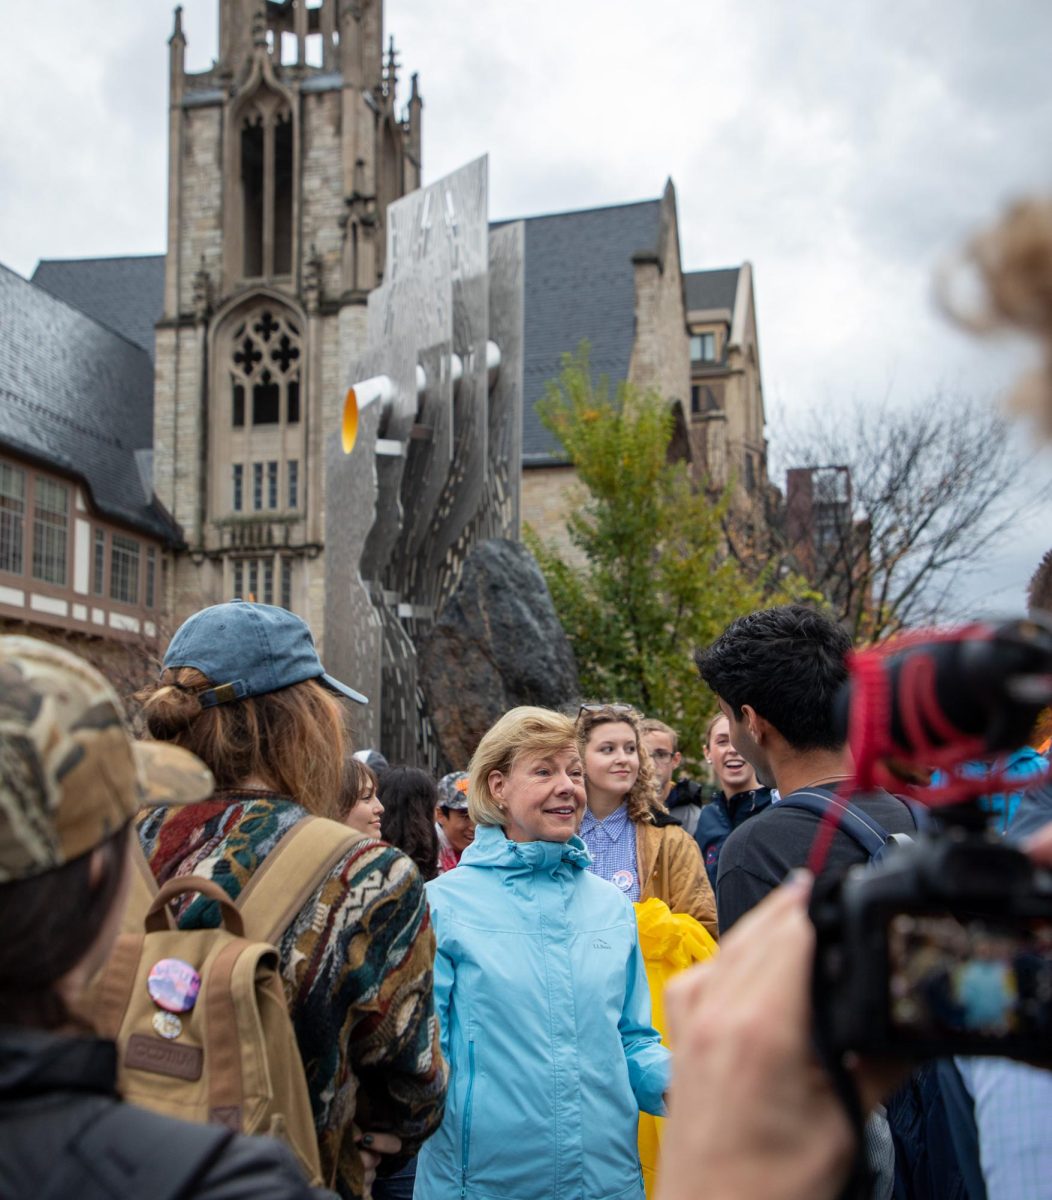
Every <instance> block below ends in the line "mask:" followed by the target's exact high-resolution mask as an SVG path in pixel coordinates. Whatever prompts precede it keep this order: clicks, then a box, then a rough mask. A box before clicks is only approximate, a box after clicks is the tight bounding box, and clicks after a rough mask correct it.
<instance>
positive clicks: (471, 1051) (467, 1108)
mask: <svg viewBox="0 0 1052 1200" xmlns="http://www.w3.org/2000/svg"><path fill="white" fill-rule="evenodd" d="M474 1092H475V1043H474V1042H468V1094H467V1096H466V1098H465V1100H464V1131H463V1133H462V1134H461V1143H460V1163H461V1166H460V1195H461V1200H463V1198H464V1197H465V1196H466V1195H467V1194H468V1148H469V1146H470V1144H471V1100H472V1096H473V1095H474Z"/></svg>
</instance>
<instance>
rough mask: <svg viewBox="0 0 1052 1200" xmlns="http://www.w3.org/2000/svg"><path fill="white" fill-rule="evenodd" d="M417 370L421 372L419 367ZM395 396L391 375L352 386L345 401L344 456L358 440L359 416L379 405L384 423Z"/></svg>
mask: <svg viewBox="0 0 1052 1200" xmlns="http://www.w3.org/2000/svg"><path fill="white" fill-rule="evenodd" d="M417 370H418V371H419V367H418V368H417ZM418 378H419V376H418ZM394 394H395V386H394V381H393V380H392V379H391V377H390V375H374V376H373V377H372V378H371V379H363V380H361V381H360V382H359V383H352V384H351V386H350V387H349V388H348V389H347V395H346V396H345V397H344V401H343V425H342V427H341V433H340V436H341V441H342V443H343V452H344V454H350V452H351V451H352V450H353V449H354V443H355V442H356V441H357V440H358V416H359V414H360V413H361V412H362V410H363V409H366V408H368V407H369V406H370V405H371V404H379V405H380V420H381V423H382V422H383V419H384V417H385V416H386V415H387V414H388V413H389V412H390V411H391V404H392V402H393V401H394Z"/></svg>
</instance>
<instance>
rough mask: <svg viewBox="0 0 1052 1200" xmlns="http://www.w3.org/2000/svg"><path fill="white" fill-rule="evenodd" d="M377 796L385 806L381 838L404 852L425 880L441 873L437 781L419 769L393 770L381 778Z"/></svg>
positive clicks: (381, 822) (403, 768)
mask: <svg viewBox="0 0 1052 1200" xmlns="http://www.w3.org/2000/svg"><path fill="white" fill-rule="evenodd" d="M377 794H378V795H379V797H380V803H381V804H382V805H383V806H384V811H383V816H382V817H381V818H380V836H381V837H382V838H383V839H384V841H385V842H390V843H391V845H392V846H397V847H398V849H399V850H404V851H405V853H406V854H408V855H409V857H410V858H411V859H412V860H413V862H415V863H416V865H417V867H418V868H419V870H420V874H421V876H422V877H423V878H424V879H434V877H435V876H436V875H437V874H438V834H437V833H436V832H435V805H436V804H437V803H438V788H437V787H436V786H435V781H434V780H433V779H432V778H431V776H430V775H428V773H427V772H426V771H421V770H420V769H419V768H417V767H389V768H388V769H387V770H386V771H385V772H384V773H383V776H382V778H381V779H380V784H379V788H378V791H377Z"/></svg>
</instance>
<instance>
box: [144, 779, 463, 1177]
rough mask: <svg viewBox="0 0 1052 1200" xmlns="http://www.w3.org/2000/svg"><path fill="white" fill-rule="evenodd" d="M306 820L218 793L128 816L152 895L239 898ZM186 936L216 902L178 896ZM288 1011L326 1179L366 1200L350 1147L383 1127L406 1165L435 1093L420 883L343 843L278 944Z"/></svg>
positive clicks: (439, 1076) (251, 798)
mask: <svg viewBox="0 0 1052 1200" xmlns="http://www.w3.org/2000/svg"><path fill="white" fill-rule="evenodd" d="M306 815H307V813H306V811H305V810H304V809H303V808H301V807H300V806H299V805H297V804H295V803H294V802H293V801H291V800H289V799H288V798H287V797H283V796H279V795H276V794H274V793H271V792H263V791H242V792H217V793H216V795H215V796H213V797H212V799H210V800H207V801H205V802H203V803H201V804H193V805H188V806H187V807H185V808H176V807H172V808H158V809H153V810H149V811H147V812H145V813H144V814H142V815H141V816H140V817H139V819H138V833H139V839H140V841H141V842H142V846H143V850H144V852H145V854H146V857H147V860H148V861H149V863H150V866H151V867H152V869H153V873H154V875H155V877H156V878H157V881H158V883H159V884H163V883H164V882H166V881H167V880H168V879H171V878H172V877H173V876H184V875H204V876H206V877H208V878H211V879H213V880H214V881H215V882H216V883H218V884H219V885H220V886H221V887H223V888H224V889H225V890H226V891H227V892H228V893H229V894H230V896H231V897H233V898H234V899H236V898H237V897H238V896H239V895H240V893H241V889H242V888H243V887H244V886H245V884H246V883H247V881H248V880H249V879H250V878H251V876H252V874H253V872H254V871H255V870H256V868H257V867H258V866H259V865H260V863H262V861H263V860H264V859H265V858H266V856H267V855H268V854H269V853H270V851H271V850H272V849H273V848H274V847H275V846H276V845H277V843H278V841H279V840H280V839H281V837H282V836H283V835H284V834H285V833H286V832H287V831H288V829H290V828H291V826H292V825H294V824H295V823H296V822H297V821H298V820H300V819H301V818H303V817H304V816H306ZM176 913H177V916H178V921H179V925H180V927H181V928H184V929H192V928H208V927H214V926H217V925H218V924H219V913H218V910H217V905H216V904H215V902H214V901H210V900H207V899H205V898H204V897H202V896H185V897H180V899H179V901H178V902H177V907H176ZM279 950H280V955H281V970H282V975H283V977H284V982H285V993H286V996H287V998H288V1001H289V1011H290V1014H291V1017H292V1023H293V1026H294V1028H295V1031H296V1038H297V1041H298V1043H299V1048H300V1054H301V1056H302V1058H303V1064H304V1069H305V1071H306V1075H307V1085H308V1088H309V1090H310V1098H311V1104H312V1106H313V1109H314V1120H315V1125H316V1127H317V1131H318V1144H319V1148H320V1151H321V1165H322V1171H323V1175H324V1177H325V1178H333V1170H334V1168H335V1183H334V1186H335V1189H336V1190H337V1191H338V1192H339V1193H340V1195H341V1196H343V1197H345V1198H347V1200H360V1198H361V1197H362V1196H363V1193H364V1185H363V1165H362V1161H361V1157H360V1155H359V1153H358V1149H357V1147H356V1145H355V1142H354V1138H355V1136H356V1134H357V1133H358V1132H359V1131H369V1130H383V1131H389V1132H392V1133H395V1134H397V1135H398V1136H399V1137H400V1138H401V1139H402V1150H403V1154H402V1156H401V1157H403V1158H405V1157H407V1156H408V1155H410V1154H413V1153H414V1152H415V1151H416V1150H417V1149H418V1147H419V1146H420V1144H421V1143H422V1142H423V1141H424V1140H425V1139H426V1138H427V1137H428V1136H429V1135H430V1134H431V1133H432V1132H433V1131H434V1130H435V1129H436V1128H437V1127H438V1125H439V1124H440V1123H441V1120H442V1111H443V1103H444V1099H445V1091H446V1076H447V1072H446V1067H445V1063H444V1061H443V1059H442V1054H441V1051H440V1049H439V1035H438V1026H437V1022H436V1020H435V1013H434V1001H433V995H432V967H433V963H434V955H435V936H434V932H433V931H432V929H431V924H430V918H429V914H428V908H427V901H426V899H425V897H424V888H423V885H422V883H421V880H420V876H419V874H418V873H417V871H416V868H415V867H414V866H413V864H412V862H411V861H410V859H409V858H407V857H406V855H404V854H403V853H402V852H401V851H399V850H396V849H394V848H393V847H391V846H388V845H385V844H384V843H383V842H378V841H374V840H372V839H366V840H364V841H362V842H359V843H357V844H356V845H354V846H353V847H352V848H351V850H350V852H349V853H348V855H347V857H346V858H345V859H344V860H343V861H342V862H341V863H339V864H338V865H337V867H336V868H335V869H334V870H333V871H332V872H331V873H330V875H329V877H328V878H327V879H326V880H325V881H324V882H323V884H322V885H321V887H320V888H319V889H318V891H317V892H315V894H314V896H313V897H312V898H311V899H310V900H309V901H308V903H307V904H306V905H305V906H304V908H303V909H302V911H301V912H300V913H299V915H298V916H297V917H296V918H295V919H294V920H293V922H292V924H291V925H290V926H289V928H288V930H287V931H286V933H285V936H284V938H283V939H282V941H281V945H280V946H279Z"/></svg>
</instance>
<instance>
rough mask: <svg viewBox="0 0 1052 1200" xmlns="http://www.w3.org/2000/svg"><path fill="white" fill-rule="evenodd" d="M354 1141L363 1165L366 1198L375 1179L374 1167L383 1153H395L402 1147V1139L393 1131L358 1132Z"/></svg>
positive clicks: (380, 1160) (379, 1161) (380, 1159)
mask: <svg viewBox="0 0 1052 1200" xmlns="http://www.w3.org/2000/svg"><path fill="white" fill-rule="evenodd" d="M355 1142H356V1144H357V1146H358V1153H359V1154H360V1155H361V1156H362V1164H363V1166H364V1167H365V1196H366V1200H368V1197H369V1196H370V1195H371V1194H372V1190H373V1183H374V1182H375V1180H376V1168H377V1167H378V1166H379V1165H380V1163H381V1162H382V1161H383V1156H384V1155H385V1154H397V1153H398V1152H399V1150H401V1149H402V1139H401V1138H400V1137H396V1136H395V1135H394V1134H393V1133H360V1134H358V1136H357V1137H356V1138H355Z"/></svg>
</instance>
